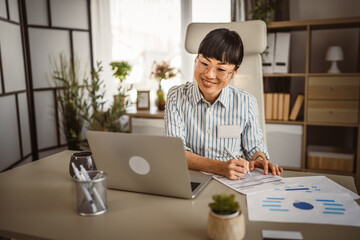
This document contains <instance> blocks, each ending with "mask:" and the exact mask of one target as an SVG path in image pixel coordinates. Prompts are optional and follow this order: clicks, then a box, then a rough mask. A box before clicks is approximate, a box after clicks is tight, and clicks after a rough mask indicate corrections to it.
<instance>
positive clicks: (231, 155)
mask: <svg viewBox="0 0 360 240" xmlns="http://www.w3.org/2000/svg"><path fill="white" fill-rule="evenodd" d="M224 150H225V151H226V152H227V153H228V154H229V155H230V157H232V158H233V159H237V157H235V155H234V154H233V153H232V152H231V151H230V150H229V149H228V148H227V147H225V146H224ZM248 174H250V175H251V172H250V171H248Z"/></svg>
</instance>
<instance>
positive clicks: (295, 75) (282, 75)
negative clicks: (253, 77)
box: [263, 73, 306, 78]
mask: <svg viewBox="0 0 360 240" xmlns="http://www.w3.org/2000/svg"><path fill="white" fill-rule="evenodd" d="M305 76H306V74H305V73H265V74H263V77H274V78H275V77H305Z"/></svg>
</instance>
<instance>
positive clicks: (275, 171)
mask: <svg viewBox="0 0 360 240" xmlns="http://www.w3.org/2000/svg"><path fill="white" fill-rule="evenodd" d="M256 167H257V168H263V169H264V174H265V175H268V173H269V168H270V170H271V172H272V175H274V176H276V175H280V174H281V173H282V172H283V171H284V170H283V168H282V167H279V166H278V165H276V164H274V163H272V162H270V161H268V160H266V159H263V158H262V157H258V158H257V159H256V160H255V161H251V162H250V171H254V169H255V168H256Z"/></svg>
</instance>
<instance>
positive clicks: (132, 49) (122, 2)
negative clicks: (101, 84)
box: [110, 0, 181, 100]
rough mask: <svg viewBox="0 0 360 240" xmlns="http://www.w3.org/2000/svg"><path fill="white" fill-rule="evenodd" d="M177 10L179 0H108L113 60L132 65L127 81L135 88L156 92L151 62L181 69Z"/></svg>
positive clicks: (175, 81)
mask: <svg viewBox="0 0 360 240" xmlns="http://www.w3.org/2000/svg"><path fill="white" fill-rule="evenodd" d="M180 10H181V8H180V0H111V1H110V15H111V31H112V59H113V60H116V61H128V62H129V63H130V64H131V65H132V67H133V69H132V71H131V74H130V76H129V77H128V81H129V82H131V83H133V84H134V88H135V89H139V90H149V89H151V90H155V89H157V87H158V83H157V81H156V80H155V79H151V77H150V74H151V68H152V65H153V63H154V61H164V60H166V61H170V63H171V65H172V66H174V67H177V68H180V67H181V66H180V64H181V56H180V32H181V31H180V27H181V18H180ZM168 81H172V82H173V83H177V84H178V83H179V82H178V81H179V79H173V80H168ZM168 88H169V87H168ZM166 90H167V89H166ZM153 95H154V94H153ZM134 96H135V99H136V93H133V94H132V96H131V99H132V100H134Z"/></svg>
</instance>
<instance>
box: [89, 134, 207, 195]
mask: <svg viewBox="0 0 360 240" xmlns="http://www.w3.org/2000/svg"><path fill="white" fill-rule="evenodd" d="M86 137H87V140H88V142H89V145H90V149H91V151H92V154H93V156H94V160H95V163H96V166H97V168H98V169H99V170H103V171H105V172H106V173H107V174H108V183H107V184H108V187H109V188H112V189H119V190H126V191H134V192H142V193H150V194H157V195H165V196H172V197H179V198H193V197H194V196H193V193H192V191H191V187H190V177H189V170H188V166H187V162H186V158H185V152H184V148H183V144H182V141H181V139H180V138H176V137H166V136H151V135H140V134H128V133H112V132H97V131H87V132H86ZM199 174H201V173H199ZM202 175H204V174H202ZM200 178H201V177H200ZM209 178H210V179H211V177H209V176H207V175H204V179H203V180H205V181H207V182H208V181H209ZM205 184H206V183H203V184H201V186H199V188H198V189H199V190H200V189H202V188H203V186H204V185H205Z"/></svg>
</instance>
